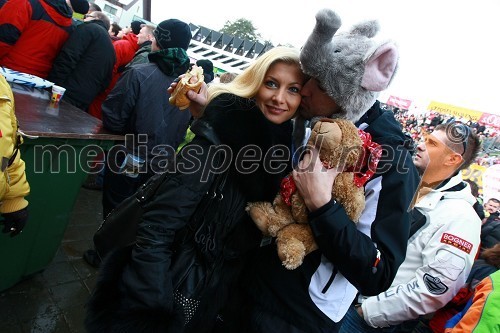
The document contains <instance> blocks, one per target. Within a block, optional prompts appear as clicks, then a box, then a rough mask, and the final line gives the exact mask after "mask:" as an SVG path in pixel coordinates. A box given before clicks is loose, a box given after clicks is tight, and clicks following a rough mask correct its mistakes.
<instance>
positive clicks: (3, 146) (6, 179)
mask: <svg viewBox="0 0 500 333" xmlns="http://www.w3.org/2000/svg"><path fill="white" fill-rule="evenodd" d="M14 110H15V107H14V95H13V94H12V89H11V88H10V86H9V84H8V83H7V81H6V80H5V78H4V77H3V76H2V75H0V213H12V212H16V211H18V210H20V209H23V208H25V207H26V206H28V201H26V199H25V198H24V197H25V196H27V195H28V194H29V193H30V186H29V184H28V181H27V180H26V174H25V172H24V169H25V167H24V161H23V160H22V159H21V153H20V152H19V151H18V152H17V155H16V157H15V159H14V162H13V163H12V164H11V165H10V166H8V164H9V159H10V158H11V157H12V155H13V154H14V151H15V144H16V136H17V119H16V115H15V114H14Z"/></svg>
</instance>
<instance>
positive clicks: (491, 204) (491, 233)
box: [481, 198, 500, 250]
mask: <svg viewBox="0 0 500 333" xmlns="http://www.w3.org/2000/svg"><path fill="white" fill-rule="evenodd" d="M499 208H500V200H498V199H496V198H490V199H489V200H488V201H486V203H485V204H484V209H485V211H486V213H487V214H489V216H488V217H485V218H484V219H483V225H482V226H481V250H484V249H487V248H490V247H493V246H494V245H496V244H498V243H500V217H499V212H498V209H499Z"/></svg>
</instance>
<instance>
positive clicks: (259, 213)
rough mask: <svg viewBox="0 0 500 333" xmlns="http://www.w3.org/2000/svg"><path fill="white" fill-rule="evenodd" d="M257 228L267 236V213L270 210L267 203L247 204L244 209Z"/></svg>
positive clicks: (268, 221)
mask: <svg viewBox="0 0 500 333" xmlns="http://www.w3.org/2000/svg"><path fill="white" fill-rule="evenodd" d="M245 210H246V211H247V213H248V214H249V215H250V217H251V218H252V220H253V222H254V223H255V225H256V226H257V228H258V229H259V230H260V231H261V232H262V233H263V234H264V235H269V230H268V229H269V223H270V220H269V211H270V210H272V206H271V203H269V202H249V203H248V204H247V206H246V208H245Z"/></svg>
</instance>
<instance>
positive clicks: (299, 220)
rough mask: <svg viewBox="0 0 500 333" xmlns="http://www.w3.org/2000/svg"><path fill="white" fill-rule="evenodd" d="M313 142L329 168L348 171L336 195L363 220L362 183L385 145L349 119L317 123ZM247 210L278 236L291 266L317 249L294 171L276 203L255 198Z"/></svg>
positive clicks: (261, 226) (267, 231) (280, 251)
mask: <svg viewBox="0 0 500 333" xmlns="http://www.w3.org/2000/svg"><path fill="white" fill-rule="evenodd" d="M308 146H314V147H316V148H317V149H318V150H319V155H320V159H321V161H322V162H323V165H324V166H325V167H327V168H333V167H337V168H340V169H342V170H344V171H343V172H342V173H340V174H339V175H338V176H337V178H336V179H335V182H334V184H333V188H332V198H333V199H334V200H336V201H337V202H339V203H340V204H342V206H343V207H344V209H345V211H346V213H347V215H348V216H349V218H350V219H351V220H352V221H354V222H358V220H359V217H360V216H361V213H362V211H363V209H364V208H365V196H364V188H363V185H364V183H365V182H366V181H367V180H368V179H369V177H370V176H371V175H372V174H373V172H374V170H376V162H378V159H379V158H380V154H381V149H379V148H380V147H379V146H378V145H377V144H375V143H372V142H371V138H370V135H369V134H367V133H365V132H363V131H361V130H358V129H357V128H356V126H354V124H353V123H352V122H351V121H348V120H344V119H322V120H321V121H318V122H317V123H316V124H315V125H314V127H313V129H312V133H311V136H310V137H309V141H308ZM367 163H368V164H367ZM362 171H365V172H364V173H363V172H362ZM246 210H247V212H248V213H249V214H250V216H251V217H252V219H253V221H254V222H255V224H256V225H257V227H258V228H259V229H260V230H261V231H262V232H263V233H264V234H265V235H269V236H272V237H277V248H278V256H279V258H280V259H281V261H282V262H283V265H284V266H285V267H286V268H287V269H295V268H297V267H298V266H300V265H301V264H302V261H303V259H304V257H305V256H306V255H307V254H309V253H311V252H312V251H314V250H316V249H317V248H318V247H317V245H316V243H315V241H314V237H313V235H312V231H311V228H310V226H309V223H308V221H307V208H306V206H305V203H304V200H303V199H302V197H301V196H300V194H299V192H298V191H295V184H294V183H293V178H292V175H291V174H289V175H288V176H287V177H286V178H285V179H284V180H283V182H282V184H281V191H280V193H278V195H277V196H276V198H275V199H274V202H273V203H272V204H271V203H270V202H253V203H249V204H248V205H247V208H246Z"/></svg>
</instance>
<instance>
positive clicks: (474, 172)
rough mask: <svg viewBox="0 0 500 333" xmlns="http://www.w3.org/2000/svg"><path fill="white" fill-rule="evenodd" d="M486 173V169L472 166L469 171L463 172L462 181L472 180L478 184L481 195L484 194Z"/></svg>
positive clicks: (476, 165) (480, 166)
mask: <svg viewBox="0 0 500 333" xmlns="http://www.w3.org/2000/svg"><path fill="white" fill-rule="evenodd" d="M485 171H486V167H484V166H482V165H479V164H475V163H474V164H471V165H470V166H469V167H468V168H467V169H465V170H462V179H463V180H470V181H472V182H474V183H476V184H477V187H478V188H479V191H478V192H479V195H482V194H483V184H484V183H483V180H484V178H483V174H484V172H485Z"/></svg>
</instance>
